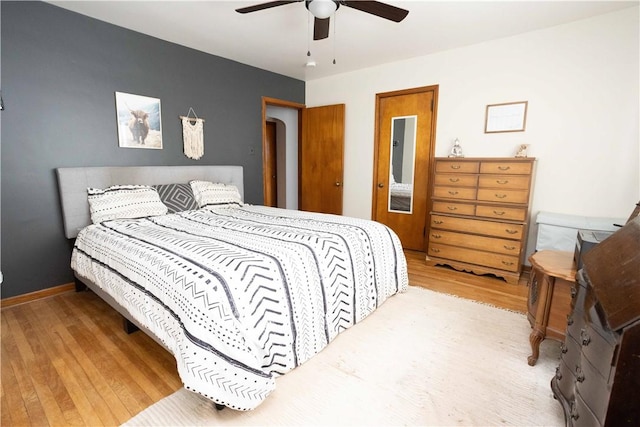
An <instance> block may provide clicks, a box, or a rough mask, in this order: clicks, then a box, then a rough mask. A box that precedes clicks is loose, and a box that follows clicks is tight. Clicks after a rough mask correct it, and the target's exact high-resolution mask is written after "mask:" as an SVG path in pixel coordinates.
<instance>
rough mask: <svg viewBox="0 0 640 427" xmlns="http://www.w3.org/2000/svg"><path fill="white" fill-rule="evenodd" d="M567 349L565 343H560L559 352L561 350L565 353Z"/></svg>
mask: <svg viewBox="0 0 640 427" xmlns="http://www.w3.org/2000/svg"><path fill="white" fill-rule="evenodd" d="M567 351H569V349H568V348H567V346H566V345H564V343H562V344H560V352H561V353H562V354H566V353H567Z"/></svg>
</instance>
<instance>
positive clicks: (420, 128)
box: [372, 86, 438, 251]
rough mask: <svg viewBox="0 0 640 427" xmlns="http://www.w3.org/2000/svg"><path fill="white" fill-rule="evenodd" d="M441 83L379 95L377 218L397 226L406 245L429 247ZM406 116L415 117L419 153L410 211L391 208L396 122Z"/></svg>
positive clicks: (376, 154) (376, 182)
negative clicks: (436, 128) (438, 94)
mask: <svg viewBox="0 0 640 427" xmlns="http://www.w3.org/2000/svg"><path fill="white" fill-rule="evenodd" d="M437 90H438V87H437V86H429V87H424V88H417V89H410V90H406V91H396V92H389V93H383V94H377V95H376V139H375V151H374V183H373V207H372V217H373V219H374V220H376V221H379V222H381V223H383V224H386V225H388V226H389V227H390V228H391V229H392V230H394V231H395V232H396V233H397V234H398V237H399V238H400V241H401V242H402V246H403V248H405V249H412V250H419V251H424V250H425V248H426V242H427V239H426V232H427V214H428V192H429V177H430V175H431V170H430V165H431V162H432V158H433V155H434V144H433V143H432V141H433V137H434V135H435V105H436V100H437ZM402 117H415V119H414V120H415V121H414V123H415V147H414V150H415V151H414V152H415V157H414V162H415V163H414V165H413V166H414V167H413V193H412V200H411V203H410V208H407V209H406V211H400V210H394V209H391V204H390V201H391V199H390V184H391V183H392V181H393V178H391V167H392V165H391V156H392V150H393V146H394V145H395V142H394V140H392V139H393V138H392V123H393V120H395V119H397V118H402Z"/></svg>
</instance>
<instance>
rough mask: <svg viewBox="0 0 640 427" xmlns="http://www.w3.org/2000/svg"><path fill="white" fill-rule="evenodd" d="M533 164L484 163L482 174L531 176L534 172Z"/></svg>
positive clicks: (481, 169)
mask: <svg viewBox="0 0 640 427" xmlns="http://www.w3.org/2000/svg"><path fill="white" fill-rule="evenodd" d="M532 167H533V163H531V162H491V161H488V162H482V163H481V164H480V173H485V174H505V175H529V174H530V173H531V171H532Z"/></svg>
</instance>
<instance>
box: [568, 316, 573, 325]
mask: <svg viewBox="0 0 640 427" xmlns="http://www.w3.org/2000/svg"><path fill="white" fill-rule="evenodd" d="M567 325H568V326H571V325H573V316H571V315H570V314H567Z"/></svg>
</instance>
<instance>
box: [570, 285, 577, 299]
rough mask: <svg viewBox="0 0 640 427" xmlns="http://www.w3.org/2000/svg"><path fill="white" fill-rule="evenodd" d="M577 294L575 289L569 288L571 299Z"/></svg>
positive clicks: (573, 287)
mask: <svg viewBox="0 0 640 427" xmlns="http://www.w3.org/2000/svg"><path fill="white" fill-rule="evenodd" d="M577 294H578V290H577V289H576V287H575V286H572V287H571V299H574V298H575V297H576V295H577Z"/></svg>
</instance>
